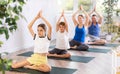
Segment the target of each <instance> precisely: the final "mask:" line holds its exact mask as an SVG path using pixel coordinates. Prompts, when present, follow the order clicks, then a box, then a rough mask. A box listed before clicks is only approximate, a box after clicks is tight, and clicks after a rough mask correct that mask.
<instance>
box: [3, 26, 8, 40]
mask: <svg viewBox="0 0 120 74" xmlns="http://www.w3.org/2000/svg"><path fill="white" fill-rule="evenodd" d="M4 34H5V38H6V39H8V38H9V34H8V29H7V28H4Z"/></svg>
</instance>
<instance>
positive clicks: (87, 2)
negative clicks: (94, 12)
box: [78, 0, 92, 11]
mask: <svg viewBox="0 0 120 74" xmlns="http://www.w3.org/2000/svg"><path fill="white" fill-rule="evenodd" d="M81 4H82V6H83V8H84V9H85V11H89V10H90V9H91V7H92V0H78V8H79V7H80V5H81Z"/></svg>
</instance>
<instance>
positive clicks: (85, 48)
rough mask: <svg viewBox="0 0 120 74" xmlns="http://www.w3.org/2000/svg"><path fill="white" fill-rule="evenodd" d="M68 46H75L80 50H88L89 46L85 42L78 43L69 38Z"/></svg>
mask: <svg viewBox="0 0 120 74" xmlns="http://www.w3.org/2000/svg"><path fill="white" fill-rule="evenodd" d="M69 43H70V47H73V46H75V45H76V46H77V48H76V49H77V50H80V51H88V49H89V46H88V45H86V44H83V43H80V42H78V41H75V40H71V41H70V42H69Z"/></svg>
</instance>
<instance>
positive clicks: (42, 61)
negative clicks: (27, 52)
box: [11, 11, 52, 72]
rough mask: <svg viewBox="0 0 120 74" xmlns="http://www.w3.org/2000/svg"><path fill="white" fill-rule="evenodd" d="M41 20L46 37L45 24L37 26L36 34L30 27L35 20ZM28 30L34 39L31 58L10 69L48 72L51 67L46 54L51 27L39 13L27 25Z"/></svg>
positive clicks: (15, 64)
mask: <svg viewBox="0 0 120 74" xmlns="http://www.w3.org/2000/svg"><path fill="white" fill-rule="evenodd" d="M39 18H41V19H42V20H43V21H44V22H45V23H46V24H47V26H48V34H47V35H46V26H45V24H39V25H38V27H37V32H38V33H37V34H35V33H34V31H33V29H32V26H33V24H34V23H35V21H36V20H37V19H39ZM28 29H29V31H30V33H31V35H32V37H33V38H34V54H32V55H31V57H29V58H27V59H26V60H23V61H21V62H16V63H13V64H12V66H11V67H12V68H20V67H25V68H30V69H35V70H39V71H42V72H49V71H50V70H51V67H50V66H49V65H48V61H47V53H48V48H49V44H50V39H51V32H52V27H51V25H50V23H49V22H48V21H47V20H46V19H45V18H44V17H43V16H42V11H40V12H39V13H38V14H37V16H36V17H35V18H34V19H33V20H32V22H31V23H30V24H29V25H28Z"/></svg>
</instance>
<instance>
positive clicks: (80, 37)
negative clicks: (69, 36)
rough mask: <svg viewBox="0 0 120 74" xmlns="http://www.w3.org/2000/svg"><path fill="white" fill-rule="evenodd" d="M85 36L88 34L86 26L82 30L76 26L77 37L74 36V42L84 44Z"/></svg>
mask: <svg viewBox="0 0 120 74" xmlns="http://www.w3.org/2000/svg"><path fill="white" fill-rule="evenodd" d="M85 35H86V32H85V28H84V26H83V27H82V28H79V27H78V26H76V29H75V36H74V38H73V40H75V41H78V42H80V43H84V42H85Z"/></svg>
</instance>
